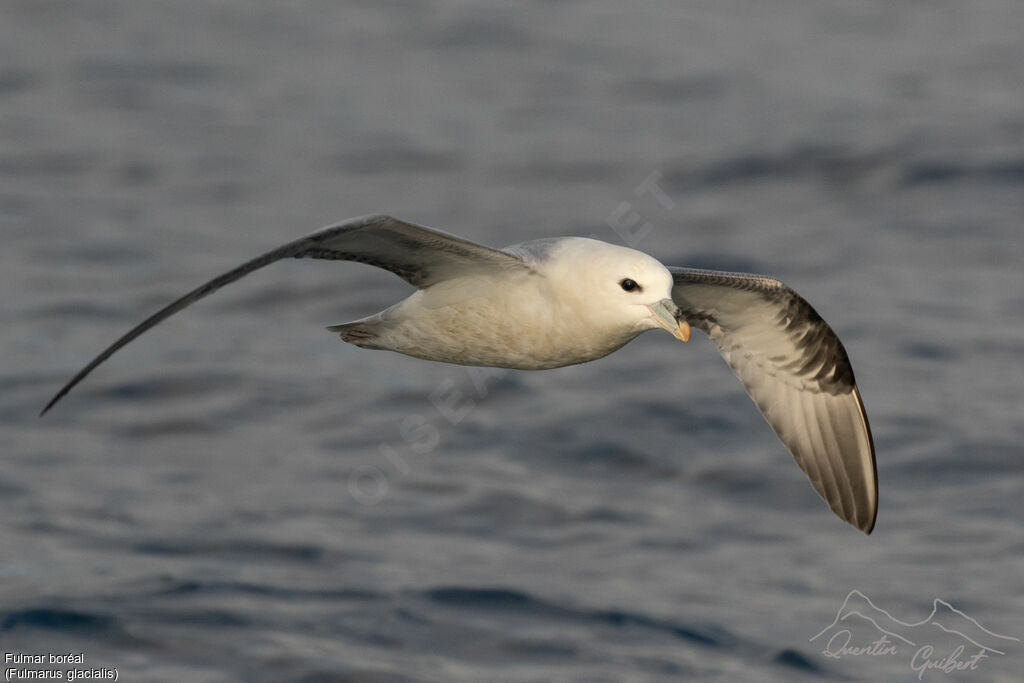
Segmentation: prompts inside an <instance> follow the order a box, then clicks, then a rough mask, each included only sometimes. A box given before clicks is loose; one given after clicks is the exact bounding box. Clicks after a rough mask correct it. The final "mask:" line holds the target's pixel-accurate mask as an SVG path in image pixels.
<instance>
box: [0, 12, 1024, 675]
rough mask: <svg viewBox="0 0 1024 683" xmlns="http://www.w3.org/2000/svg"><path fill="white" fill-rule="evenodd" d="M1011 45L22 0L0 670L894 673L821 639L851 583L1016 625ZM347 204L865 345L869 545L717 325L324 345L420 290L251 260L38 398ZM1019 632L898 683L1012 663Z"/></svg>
mask: <svg viewBox="0 0 1024 683" xmlns="http://www.w3.org/2000/svg"><path fill="white" fill-rule="evenodd" d="M1022 31H1024V5H1021V3H1018V2H996V1H986V2H981V1H977V2H935V3H903V2H899V3H883V2H878V3H856V4H850V3H833V2H826V3H801V2H791V1H787V0H771V1H769V2H759V3H740V2H731V1H726V2H691V3H685V4H684V3H677V2H667V1H666V2H660V3H646V4H642V5H637V6H631V7H627V6H626V5H625V4H624V3H618V2H557V3H553V2H530V3H525V4H523V3H520V4H516V5H514V6H512V5H498V4H497V3H492V4H490V5H485V4H484V3H465V2H411V1H410V2H406V1H404V0H388V1H386V2H354V3H328V2H313V1H311V2H292V3H249V2H239V1H237V0H226V1H223V2H216V3H207V2H189V1H181V0H179V1H176V2H149V3H136V2H128V1H123V2H116V1H113V2H112V1H104V2H99V1H94V0H82V1H79V2H74V3H67V2H57V1H55V0H54V1H51V0H12V1H10V2H5V3H3V4H2V5H0V226H2V229H3V235H4V246H3V250H2V252H0V259H2V260H0V283H2V291H3V305H2V306H0V322H2V332H0V335H2V336H0V339H2V344H3V351H4V353H3V364H2V367H0V383H2V386H3V391H2V392H0V430H2V431H0V435H2V436H0V445H2V456H3V467H2V469H0V494H2V500H3V504H2V505H3V514H2V515H0V643H2V648H3V650H4V652H5V653H6V652H9V653H50V652H54V653H60V652H64V653H68V652H74V653H83V655H84V658H85V665H93V666H96V667H110V668H114V667H116V668H117V670H118V672H119V674H120V676H121V678H120V680H124V681H130V682H135V681H168V680H179V681H210V682H219V681H234V680H245V681H306V682H307V683H313V682H318V683H320V682H326V681H378V682H388V683H392V682H395V683H397V682H402V683H406V682H410V683H411V682H413V681H488V682H489V681H494V682H540V681H608V682H611V681H671V680H686V679H690V680H720V681H740V680H743V681H766V680H786V681H789V680H818V679H827V680H865V681H879V680H916V678H917V673H916V672H914V671H912V669H911V667H910V655H911V654H912V651H911V650H910V649H906V648H904V649H903V650H902V651H901V652H900V653H899V654H898V655H887V656H853V655H847V656H843V657H841V658H839V659H835V658H829V657H827V656H825V655H824V654H823V653H822V650H823V645H822V643H821V642H820V641H815V642H811V641H810V640H809V639H810V638H811V637H812V636H814V635H815V634H817V633H819V632H820V631H821V630H822V629H824V628H825V627H827V626H828V625H829V624H830V623H831V621H832V620H833V619H834V618H835V617H836V613H837V610H839V609H840V607H841V605H842V604H843V599H844V597H846V596H847V594H848V593H850V591H851V590H854V589H857V590H859V591H861V592H862V593H863V595H865V596H867V597H868V598H870V600H871V601H872V602H873V604H875V605H876V606H878V607H880V608H883V609H885V610H887V611H888V612H890V613H891V615H892V616H894V617H898V618H900V619H902V620H904V621H908V622H912V621H919V620H924V619H925V618H926V617H928V614H929V611H930V610H931V608H932V604H933V600H935V599H942V600H945V601H947V602H949V603H950V604H951V605H953V606H954V607H956V608H957V609H959V610H961V611H962V612H963V613H964V614H966V615H969V616H970V617H971V618H973V619H974V620H976V622H977V623H978V624H979V625H980V626H983V627H985V628H986V629H988V630H989V631H991V632H995V633H999V634H1002V635H1005V636H1010V637H1016V638H1024V559H1022V556H1024V534H1022V527H1021V519H1022V518H1024V515H1022V512H1024V506H1022V503H1021V500H1022V494H1024V484H1022V480H1024V450H1022V448H1021V445H1020V444H1021V441H1022V438H1024V426H1022V425H1024V423H1022V420H1021V415H1022V393H1024V392H1022V388H1021V387H1022V379H1024V378H1022V375H1021V368H1022V366H1024V303H1022V301H1024V298H1022V294H1024V275H1022V274H1021V273H1022V263H1024V239H1022V226H1024V67H1022V65H1024V41H1022V40H1021V35H1022ZM652 174H653V175H652ZM645 181H653V182H656V183H657V185H658V187H659V188H661V190H662V191H663V192H664V195H660V194H655V193H651V192H644V191H643V190H642V189H638V188H642V187H645V185H644V182H645ZM371 212H387V213H392V214H394V215H397V216H401V217H403V218H406V219H409V220H412V221H416V222H420V223H424V224H427V225H432V226H436V227H439V228H442V229H445V230H448V231H450V232H454V233H456V234H459V235H462V236H465V237H467V238H469V239H474V240H477V241H480V242H483V243H485V244H490V245H494V246H502V245H505V244H509V243H513V242H519V241H523V240H526V239H532V238H538V237H544V236H550V235H563V234H570V235H593V236H597V237H599V238H601V239H605V240H608V241H614V242H622V241H623V240H624V239H631V240H637V241H638V247H639V248H641V249H643V250H644V251H647V252H649V253H651V254H653V255H655V256H656V257H658V258H660V259H661V260H662V261H664V262H666V263H668V264H675V265H697V266H704V267H712V268H724V269H734V270H745V271H754V272H764V273H770V274H773V275H775V276H777V277H780V278H781V279H783V280H785V281H786V282H788V283H789V284H790V285H792V286H794V287H795V288H796V289H798V290H799V291H800V292H802V293H803V294H804V295H805V296H807V298H809V299H810V300H811V302H812V303H813V304H814V305H815V306H816V307H817V309H818V311H819V312H820V313H821V314H822V315H823V316H824V317H825V318H826V319H827V320H829V321H830V322H831V323H832V325H833V327H834V328H835V329H836V330H837V331H838V332H839V334H840V335H841V337H842V338H843V340H844V341H845V343H846V347H847V349H848V351H849V353H850V356H851V358H852V360H853V363H854V368H855V369H856V372H857V377H858V380H859V382H860V386H861V390H862V393H863V396H864V399H865V402H866V405H867V409H868V412H869V415H870V417H871V420H872V427H873V430H874V434H875V439H876V445H877V450H878V473H879V479H880V484H881V493H880V495H881V505H880V513H879V521H878V526H877V528H876V530H875V532H874V534H872V535H871V536H870V537H866V536H864V535H862V534H860V533H859V532H857V531H856V530H854V529H852V528H851V527H848V526H847V525H845V524H843V523H842V522H840V521H839V520H837V519H836V518H835V517H833V516H832V515H831V513H830V512H829V511H828V509H827V508H826V506H825V505H824V504H823V503H822V502H821V501H820V500H819V499H818V498H817V496H816V495H815V494H814V492H813V491H812V489H811V487H810V486H809V485H808V483H807V481H806V480H805V477H804V476H803V474H802V473H801V472H800V471H799V470H798V468H797V467H796V466H795V465H794V464H793V462H792V459H791V457H790V456H789V454H788V453H787V452H786V451H785V449H784V448H783V447H782V446H781V444H780V443H779V442H778V441H777V439H776V438H775V437H774V435H773V434H772V433H771V430H770V429H769V428H768V427H767V425H766V424H764V422H763V420H762V419H761V418H760V417H759V415H758V413H757V410H756V408H755V407H754V406H753V405H752V404H751V403H750V401H749V400H748V399H747V398H746V396H745V395H744V394H743V392H742V388H741V387H740V385H739V383H738V382H737V381H736V380H735V378H734V377H733V376H732V375H731V374H730V372H729V371H728V369H727V368H726V367H725V365H724V363H722V362H721V360H720V359H719V357H718V355H717V353H716V351H715V349H714V347H713V345H712V344H711V343H710V342H708V341H707V339H705V338H704V337H703V336H701V335H696V336H697V337H699V338H695V339H694V341H692V342H691V343H690V344H689V345H687V346H682V345H680V344H679V343H677V342H676V341H675V340H673V339H672V338H671V337H670V336H668V335H665V334H654V333H652V334H650V335H644V336H643V337H641V338H639V339H638V340H636V341H635V342H633V343H632V344H630V345H629V346H627V347H626V348H625V349H623V350H621V351H619V352H618V353H616V354H614V355H613V356H610V357H608V358H606V359H603V360H600V361H597V362H594V363H590V364H586V365H581V366H576V367H571V368H564V369H561V370H556V371H549V372H543V373H523V372H505V373H497V372H489V371H479V370H478V371H468V370H466V369H465V368H460V367H457V366H447V365H441V364H434V363H427V362H423V361H418V360H415V359H411V358H406V357H403V356H398V355H396V354H389V353H385V352H372V351H364V350H360V349H357V348H355V347H351V346H348V345H345V344H343V343H341V342H340V341H339V340H338V338H337V337H336V336H334V335H331V334H329V333H327V332H325V331H324V330H323V326H324V325H328V324H332V323H338V322H344V321H347V320H351V319H354V318H357V317H361V316H363V315H366V314H369V313H373V312H375V311H377V310H380V309H382V308H384V307H386V306H388V305H390V304H391V303H393V302H394V301H396V300H397V299H398V298H400V297H402V296H403V295H404V294H405V293H406V292H407V291H408V287H407V285H405V283H403V282H401V281H400V280H398V279H397V278H395V277H393V276H392V275H390V274H388V273H385V272H383V271H378V270H375V269H373V268H369V267H366V266H362V265H357V264H350V263H330V262H288V263H279V264H276V265H274V266H273V267H271V268H268V269H266V270H264V271H261V272H260V273H258V274H256V275H253V276H251V277H250V278H248V279H246V280H244V281H242V282H240V283H238V284H236V285H233V286H232V288H230V289H227V290H225V291H223V292H221V293H220V294H218V295H217V296H216V297H213V298H211V299H209V300H206V301H204V302H203V303H202V304H200V305H197V306H196V307H195V308H192V309H190V310H188V311H187V312H186V313H184V314H182V315H180V316H179V317H177V318H175V319H173V320H172V321H170V322H168V323H165V324H164V325H163V326H161V327H160V328H158V329H157V330H156V331H154V332H153V333H150V334H148V335H146V336H145V337H143V338H142V339H140V340H138V341H137V342H136V343H134V344H132V345H131V346H130V347H128V348H127V349H125V350H124V351H123V352H121V353H120V354H118V356H116V357H115V358H114V359H112V361H111V362H109V363H108V364H107V365H105V366H104V367H103V368H101V369H100V370H99V371H97V372H96V373H95V375H93V376H92V377H90V378H89V380H88V381H87V382H85V383H84V384H83V385H82V386H80V387H79V388H77V389H76V390H75V391H74V392H72V393H71V394H70V395H69V396H68V397H67V399H66V400H65V401H64V402H62V403H61V404H59V405H58V406H57V408H56V409H55V410H54V411H53V412H52V413H50V414H48V415H47V416H46V417H45V418H43V419H38V418H37V417H36V415H37V413H38V411H39V409H40V408H41V407H42V405H43V404H44V403H45V402H46V400H47V399H48V398H49V397H50V395H52V393H53V392H54V391H55V390H56V389H57V388H58V387H59V386H60V385H61V384H62V383H63V382H64V381H65V380H66V379H67V378H68V377H69V376H70V375H71V374H72V373H73V372H74V371H75V370H76V369H77V368H78V367H80V366H81V365H82V364H83V363H84V362H85V361H87V360H88V359H89V358H90V357H91V356H92V355H93V354H94V353H95V352H97V351H98V350H100V349H101V348H102V347H103V346H104V345H105V344H107V343H108V342H110V341H111V340H112V339H114V338H115V337H116V336H117V335H119V334H120V333H121V332H123V331H124V330H126V329H127V328H128V327H129V326H130V325H131V324H133V323H134V322H137V321H138V320H140V319H141V318H142V317H144V315H146V314H147V313H149V312H151V311H152V310H154V309H155V308H157V307H158V306H160V305H162V304H163V303H165V302H167V301H169V300H170V299H171V298H173V297H175V296H177V295H178V294H180V293H183V292H184V291H186V290H187V289H189V288H191V287H193V286H195V285H196V284H199V283H200V282H202V281H204V280H206V279H208V278H209V277H211V276H213V275H216V274H218V273H220V272H222V271H224V270H226V269H227V268H229V267H232V266H234V265H236V264H237V263H239V262H240V261H242V260H244V259H246V258H248V257H250V256H253V255H255V254H258V253H260V252H262V251H264V250H266V249H269V248H272V247H274V246H276V245H278V244H280V243H282V242H284V241H286V240H289V239H292V238H294V237H297V236H299V235H302V234H304V233H306V232H309V231H311V230H313V229H315V228H317V227H319V226H321V225H324V224H327V223H330V222H333V221H335V220H340V219H343V218H347V217H351V216H356V215H360V214H365V213H371ZM615 225H618V226H620V227H619V229H618V230H615V229H613V227H612V226H615ZM622 226H627V227H625V228H623V227H622ZM865 609H867V608H866V607H865ZM938 630H939V629H935V631H936V632H938ZM855 637H856V638H859V639H860V641H864V642H867V641H869V640H870V638H871V637H873V636H872V635H871V633H870V632H865V633H861V632H857V633H855ZM925 638H926V639H927V638H929V637H927V636H925ZM922 642H923V641H922ZM922 642H918V643H916V644H917V645H920V644H922ZM929 642H930V640H929ZM1000 642H1001V643H1003V645H1005V647H1004V650H1003V651H1004V652H1005V653H1004V654H996V653H990V656H989V657H987V658H986V659H984V660H982V661H981V662H980V663H979V664H978V666H977V668H976V669H975V670H973V671H971V670H967V671H963V672H959V673H954V674H951V675H946V674H942V673H937V672H936V671H934V670H929V671H928V672H925V673H924V674H923V678H922V680H932V681H943V680H963V681H975V680H977V681H983V680H993V679H996V680H1004V681H1014V680H1019V675H1020V671H1021V670H1024V646H1022V644H1021V642H1020V641H1009V640H1004V641H1000ZM901 647H902V645H901ZM935 647H936V649H937V650H938V649H939V648H940V647H945V645H944V644H939V643H935ZM965 657H966V655H965Z"/></svg>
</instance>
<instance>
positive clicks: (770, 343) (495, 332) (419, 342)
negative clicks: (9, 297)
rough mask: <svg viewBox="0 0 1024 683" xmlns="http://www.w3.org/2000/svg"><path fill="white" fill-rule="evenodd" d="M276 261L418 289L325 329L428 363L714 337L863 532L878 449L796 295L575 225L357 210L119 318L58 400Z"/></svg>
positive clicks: (545, 358)
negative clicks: (150, 335) (308, 262)
mask: <svg viewBox="0 0 1024 683" xmlns="http://www.w3.org/2000/svg"><path fill="white" fill-rule="evenodd" d="M285 258H316V259H329V260H340V261H357V262H360V263H367V264H370V265H373V266H377V267H379V268H383V269H385V270H389V271H391V272H392V273H394V274H396V275H398V276H399V277H401V278H402V279H404V280H406V281H407V282H409V283H410V284H412V285H413V286H415V287H416V291H415V292H413V293H412V294H411V295H410V296H409V297H407V298H406V299H403V300H402V301H399V302H398V303H396V304H395V305H394V306H391V307H390V308H388V309H386V310H384V311H381V312H380V313H377V314H375V315H371V316H369V317H366V318H362V319H361V320H356V321H354V322H349V323H344V324H340V325H333V326H331V327H329V328H328V329H329V330H332V331H335V332H338V333H339V334H340V336H341V338H342V339H343V340H344V341H346V342H348V343H350V344H355V345H356V346H360V347H363V348H368V349H386V350H391V351H397V352H399V353H404V354H406V355H409V356H415V357H417V358H423V359H426V360H435V361H443V362H446V363H457V364H460V365H479V366H492V367H501V368H514V369H519V370H544V369H549V368H557V367H562V366H566V365H573V364H576V363H585V362H587V361H592V360H596V359H598V358H601V357H603V356H606V355H608V354H609V353H611V352H612V351H615V350H617V349H619V348H621V347H622V346H624V345H625V344H626V343H628V342H629V341H631V340H632V339H633V338H635V337H636V336H637V335H639V334H640V333H641V332H644V331H646V330H650V329H654V328H663V329H665V330H667V331H668V332H670V333H671V334H672V335H674V336H675V337H676V338H678V339H680V340H682V341H684V342H685V341H688V340H689V337H690V326H691V325H692V326H693V327H696V328H697V329H699V330H701V331H703V332H705V333H706V334H707V335H708V336H709V337H711V339H712V340H713V341H714V342H715V344H717V345H718V350H719V351H720V352H721V354H722V357H723V358H724V359H725V362H726V363H728V365H729V367H730V368H732V370H733V372H734V373H735V374H736V376H737V377H739V379H740V381H741V382H743V386H744V387H746V390H747V393H748V394H749V395H750V397H751V398H752V399H753V400H754V403H755V404H757V407H758V408H760V410H761V413H762V414H763V415H764V418H765V419H766V420H767V421H768V424H769V425H771V427H772V429H774V430H775V433H776V434H778V436H779V438H780V439H781V440H782V443H783V444H785V445H786V447H787V448H788V449H789V450H790V452H791V453H792V454H793V457H794V458H795V459H796V462H797V464H798V465H799V466H800V468H801V469H802V470H803V471H804V473H806V474H807V476H808V477H809V478H810V480H811V484H812V485H813V486H814V489H815V490H816V491H817V492H818V494H819V495H821V497H822V498H823V499H824V500H825V502H827V503H828V505H829V507H830V508H832V510H833V512H835V513H836V515H838V516H839V517H840V518H841V519H843V520H845V521H846V522H849V523H850V524H852V525H854V526H855V527H857V528H858V529H860V530H861V531H863V532H865V533H871V530H872V528H873V527H874V524H875V516H876V512H877V507H878V479H877V474H876V469H875V451H874V444H873V442H872V439H871V430H870V427H869V426H868V419H867V414H866V413H865V412H864V404H863V402H862V401H861V397H860V392H859V391H858V389H857V384H856V382H855V381H854V377H853V369H852V367H851V366H850V359H849V357H848V356H847V354H846V350H845V349H844V348H843V345H842V343H841V342H840V341H839V338H838V337H837V336H836V334H835V332H833V331H832V328H831V327H829V326H828V324H827V323H826V322H825V321H824V320H822V319H821V317H820V316H819V315H818V314H817V312H816V311H815V310H814V309H813V308H812V307H811V305H810V304H808V303H807V301H805V300H804V298H803V297H801V296H800V295H799V294H797V293H796V292H795V291H793V290H792V289H790V288H789V287H787V286H786V285H784V284H782V283H781V282H779V281H778V280H775V279H773V278H770V277H764V276H760V275H749V274H744V273H728V272H720V271H713V270H701V269H696V268H677V267H665V266H663V265H662V264H661V263H660V262H658V261H657V260H655V259H654V258H652V257H651V256H648V255H647V254H644V253H642V252H639V251H636V250H633V249H628V248H626V247H620V246H615V245H612V244H607V243H605V242H601V241H598V240H593V239H587V238H582V237H556V238H548V239H540V240H533V241H530V242H523V243H521V244H516V245H513V246H510V247H506V248H505V249H501V250H498V249H491V248H490V247H485V246H482V245H479V244H476V243H474V242H470V241H468V240H464V239H462V238H460V237H456V236H454V235H449V234H447V233H444V232H440V231H438V230H433V229H431V228H426V227H423V226H420V225H415V224H412V223H407V222H405V221H402V220H399V219H397V218H392V217H390V216H382V215H372V216H363V217H360V218H354V219H351V220H347V221H344V222H342V223H339V224H337V225H333V226H329V227H326V228H323V229H321V230H318V231H316V232H314V233H312V234H310V235H308V236H306V237H303V238H301V239H298V240H295V241H293V242H289V243H287V244H285V245H283V246H280V247H278V248H277V249H274V250H272V251H269V252H267V253H265V254H263V255H262V256H258V257H256V258H255V259H253V260H251V261H248V262H246V263H243V264H242V265H240V266H238V267H237V268H235V269H234V270H231V271H228V272H227V273H224V274H223V275H221V276H219V277H216V278H214V279H213V280H210V281H209V282H207V283H206V284H204V285H202V286H200V287H198V288H197V289H194V290H192V291H191V292H189V293H188V294H186V295H184V296H183V297H181V298H180V299H178V300H176V301H174V302H172V303H170V304H168V305H167V306H166V307H164V308H162V309H160V310H159V311H157V312H156V313H154V314H153V315H151V316H150V317H149V318H147V319H146V320H144V321H142V322H141V323H139V324H138V325H136V326H135V327H134V328H132V329H131V330H129V331H128V332H127V333H126V334H125V335H124V336H122V337H121V338H119V339H118V340H117V341H115V342H114V343H113V344H111V345H110V346H109V347H107V348H106V349H104V350H103V352H102V353H100V354H99V355H98V356H96V358H94V359H93V360H92V361H90V362H89V364H88V365H86V366H85V367H84V368H82V369H81V370H79V372H78V373H77V374H76V375H75V376H74V377H72V378H71V380H70V381H69V382H68V383H67V384H65V385H64V387H62V388H61V390H60V391H58V392H57V394H56V395H55V396H54V397H53V399H51V400H50V402H49V403H48V404H47V405H46V407H45V408H43V411H42V413H40V414H41V415H42V414H44V413H46V412H47V411H48V410H50V408H52V407H53V406H54V404H55V403H57V401H59V400H60V399H61V398H62V397H63V396H64V395H65V394H67V393H68V392H69V391H70V390H71V389H72V388H73V387H74V386H75V385H76V384H78V383H79V382H81V381H82V380H83V379H84V378H85V377H86V376H87V375H88V374H89V373H90V372H92V371H93V370H94V369H95V368H96V366H98V365H99V364H100V363H102V362H103V361H105V360H106V359H107V358H109V357H110V356H111V355H112V354H113V353H114V352H115V351H117V350H118V349H120V348H121V347H122V346H124V345H125V344H127V343H128V342H130V341H132V340H133V339H135V338H136V337H138V336H139V335H140V334H142V333H143V332H145V331H146V330H148V329H150V328H151V327H153V326H155V325H156V324H158V323H160V322H161V321H163V320H164V319H166V318H168V317H170V316H171V315H173V314H174V313H177V312H178V311H180V310H182V309H183V308H185V307H186V306H188V305H190V304H192V303H194V302H195V301H198V300H199V299H202V298H203V297H205V296H207V295H208V294H212V293H213V292H215V291H217V290H218V289H220V288H221V287H223V286H224V285H227V284H229V283H231V282H234V281H235V280H237V279H239V278H241V277H243V276H245V275H248V274H249V273H251V272H253V271H254V270H257V269H259V268H262V267H263V266H266V265H269V264H271V263H273V262H275V261H279V260H281V259H285Z"/></svg>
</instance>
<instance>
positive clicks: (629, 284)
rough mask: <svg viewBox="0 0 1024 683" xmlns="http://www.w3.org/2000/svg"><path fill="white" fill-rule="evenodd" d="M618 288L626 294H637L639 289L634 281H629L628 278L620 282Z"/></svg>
mask: <svg viewBox="0 0 1024 683" xmlns="http://www.w3.org/2000/svg"><path fill="white" fill-rule="evenodd" d="M619 286H620V287H622V288H623V289H624V290H626V291H627V292H639V291H640V289H641V288H640V285H638V284H637V283H636V280H630V279H629V278H628V277H627V278H626V279H625V280H623V281H622V282H620V283H619Z"/></svg>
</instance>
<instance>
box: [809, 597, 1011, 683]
mask: <svg viewBox="0 0 1024 683" xmlns="http://www.w3.org/2000/svg"><path fill="white" fill-rule="evenodd" d="M810 641H811V642H814V643H818V644H819V645H822V646H823V649H822V650H821V653H822V654H823V655H825V656H826V657H830V658H832V659H842V658H843V657H906V658H907V660H908V664H909V665H910V668H911V669H912V670H913V671H914V672H915V673H916V674H917V677H918V679H919V680H920V679H921V678H922V677H923V676H924V673H925V671H929V670H935V671H938V672H942V673H947V674H948V673H954V672H958V671H973V670H976V669H977V668H978V667H979V663H980V662H981V661H982V660H983V659H986V658H988V657H992V656H997V657H998V656H1004V655H1006V654H1007V652H1009V651H1010V650H1011V649H1012V648H1013V647H1015V646H1017V645H1018V644H1019V643H1020V639H1019V638H1014V637H1012V636H1004V635H1000V634H999V633H996V632H994V631H990V630H989V629H987V628H985V627H984V626H982V625H981V624H979V623H978V622H977V621H975V620H974V619H972V618H971V617H969V616H967V615H966V614H964V613H963V612H961V611H960V610H958V609H957V608H955V607H953V606H952V605H951V604H949V603H948V602H946V601H945V600H938V599H936V600H933V601H932V611H931V614H929V615H928V616H927V617H925V618H924V619H922V620H921V621H902V620H900V619H897V618H896V617H894V616H893V615H892V614H890V613H889V612H887V611H886V610H884V609H882V608H881V607H879V606H878V605H876V604H875V603H873V602H871V598H869V597H868V596H866V595H864V594H863V593H861V592H860V591H859V590H856V589H854V590H852V591H850V592H849V593H848V594H847V595H846V599H845V600H843V604H842V606H841V607H840V608H839V611H837V612H836V618H835V619H833V620H832V623H831V624H829V625H828V626H826V627H825V628H823V629H822V630H821V631H819V632H818V633H817V634H816V635H814V636H813V637H811V638H810Z"/></svg>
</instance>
